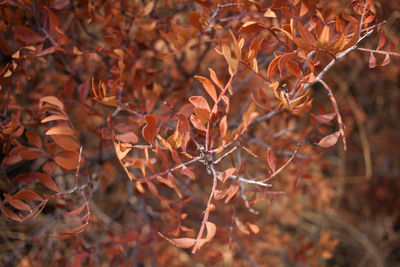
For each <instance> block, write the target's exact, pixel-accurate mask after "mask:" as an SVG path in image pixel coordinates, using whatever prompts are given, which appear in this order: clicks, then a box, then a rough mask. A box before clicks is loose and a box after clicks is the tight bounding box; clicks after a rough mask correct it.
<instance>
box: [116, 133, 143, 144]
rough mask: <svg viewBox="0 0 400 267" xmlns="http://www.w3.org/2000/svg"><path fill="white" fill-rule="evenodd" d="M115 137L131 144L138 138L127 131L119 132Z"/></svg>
mask: <svg viewBox="0 0 400 267" xmlns="http://www.w3.org/2000/svg"><path fill="white" fill-rule="evenodd" d="M117 138H118V140H119V141H121V142H123V143H131V144H135V143H137V141H138V140H139V138H138V137H137V135H136V134H135V133H134V132H127V133H124V134H119V135H117Z"/></svg>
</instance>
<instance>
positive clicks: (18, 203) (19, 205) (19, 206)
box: [3, 193, 31, 211]
mask: <svg viewBox="0 0 400 267" xmlns="http://www.w3.org/2000/svg"><path fill="white" fill-rule="evenodd" d="M3 196H4V197H5V198H6V200H7V201H8V203H9V204H10V205H11V206H13V207H14V208H16V209H19V210H27V211H30V210H31V207H30V206H29V205H27V204H25V203H24V202H22V201H21V200H18V199H14V198H13V197H12V196H10V195H8V194H6V193H3Z"/></svg>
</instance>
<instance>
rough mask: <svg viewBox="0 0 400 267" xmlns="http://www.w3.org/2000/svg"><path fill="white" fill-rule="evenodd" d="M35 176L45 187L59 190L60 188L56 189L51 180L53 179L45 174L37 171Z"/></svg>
mask: <svg viewBox="0 0 400 267" xmlns="http://www.w3.org/2000/svg"><path fill="white" fill-rule="evenodd" d="M36 177H37V178H38V179H39V181H40V182H41V183H42V184H43V185H44V186H45V187H47V188H49V189H51V190H53V191H56V192H60V189H58V187H57V185H56V183H55V182H54V181H53V179H51V178H50V176H48V175H47V174H44V173H40V172H37V173H36Z"/></svg>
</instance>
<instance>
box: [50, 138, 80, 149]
mask: <svg viewBox="0 0 400 267" xmlns="http://www.w3.org/2000/svg"><path fill="white" fill-rule="evenodd" d="M51 138H53V140H54V142H55V143H56V144H57V145H58V146H59V147H61V148H62V149H65V150H70V151H74V150H78V149H79V148H80V145H79V144H78V143H77V142H76V141H75V140H74V139H72V138H71V137H69V136H67V135H52V136H51Z"/></svg>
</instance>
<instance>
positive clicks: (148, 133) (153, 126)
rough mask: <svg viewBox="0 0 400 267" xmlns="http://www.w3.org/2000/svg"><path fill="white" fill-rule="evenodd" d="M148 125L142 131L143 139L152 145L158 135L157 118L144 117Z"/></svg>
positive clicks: (151, 116)
mask: <svg viewBox="0 0 400 267" xmlns="http://www.w3.org/2000/svg"><path fill="white" fill-rule="evenodd" d="M144 119H145V121H146V125H145V126H144V127H143V129H142V135H143V138H144V139H145V140H146V141H147V142H148V143H149V144H150V145H151V144H153V141H154V137H155V136H156V133H157V118H156V117H155V116H153V115H146V116H145V117H144Z"/></svg>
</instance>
